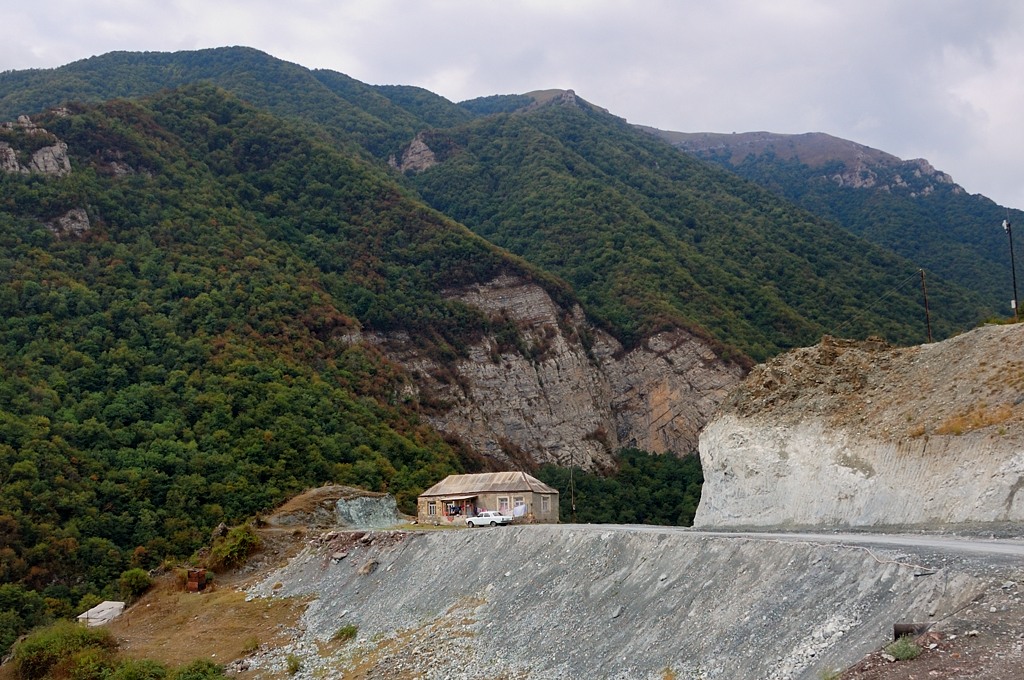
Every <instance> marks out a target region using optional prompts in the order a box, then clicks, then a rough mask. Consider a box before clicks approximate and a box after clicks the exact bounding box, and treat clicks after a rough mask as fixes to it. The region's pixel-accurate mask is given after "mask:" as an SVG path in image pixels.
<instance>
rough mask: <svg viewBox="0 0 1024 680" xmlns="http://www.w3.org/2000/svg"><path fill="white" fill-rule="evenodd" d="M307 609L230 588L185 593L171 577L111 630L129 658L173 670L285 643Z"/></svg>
mask: <svg viewBox="0 0 1024 680" xmlns="http://www.w3.org/2000/svg"><path fill="white" fill-rule="evenodd" d="M305 607H306V603H305V602H302V601H299V600H287V599H279V598H274V599H273V600H261V599H254V600H252V601H251V602H246V601H245V593H242V592H239V591H236V590H234V589H228V588H214V589H213V590H212V592H202V593H186V592H183V591H181V590H179V589H178V588H177V586H176V584H175V583H174V581H173V579H172V578H171V577H166V578H164V579H162V580H161V581H160V582H159V583H158V585H157V587H155V588H154V589H153V590H152V591H150V592H149V593H147V594H146V595H145V596H144V597H143V598H142V599H141V600H139V601H138V602H137V603H136V604H135V605H134V606H132V607H131V608H130V609H128V610H127V611H126V612H125V613H124V614H123V615H122V616H121V617H120V618H118V619H116V620H114V621H112V622H111V623H110V624H109V626H110V632H111V633H113V634H114V636H115V637H116V638H117V640H118V642H119V643H120V649H121V652H122V653H124V654H125V655H126V656H130V657H133V658H136V659H153V660H155V661H159V662H161V663H164V664H167V665H169V666H178V665H181V664H185V663H188V662H189V661H192V660H194V659H199V658H205V659H211V660H213V661H215V662H217V663H227V662H229V661H232V660H234V659H238V658H241V657H243V656H245V655H246V654H248V653H250V652H251V649H252V647H253V645H254V643H256V644H270V645H273V646H277V645H280V644H283V643H284V642H285V640H286V639H287V635H286V634H285V633H284V632H283V631H284V630H285V629H286V628H289V627H291V626H294V625H295V624H296V623H297V622H298V619H299V616H300V615H301V614H302V612H303V611H304V610H305ZM279 624H283V625H281V626H280V627H279Z"/></svg>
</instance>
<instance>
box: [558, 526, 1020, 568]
mask: <svg viewBox="0 0 1024 680" xmlns="http://www.w3.org/2000/svg"><path fill="white" fill-rule="evenodd" d="M573 526H576V527H580V528H589V529H592V530H594V531H608V530H614V531H621V530H628V531H642V532H659V533H664V532H668V533H679V534H683V535H686V536H695V537H707V538H743V539H751V540H764V541H793V542H798V543H822V544H837V545H851V546H866V547H879V548H889V549H902V550H912V551H915V552H921V551H927V552H935V553H947V554H959V555H963V556H975V557H981V558H987V557H991V558H1006V557H1009V558H1020V559H1022V560H1024V540H1021V539H1004V538H997V539H985V538H969V537H959V536H937V535H930V534H877V533H827V534H826V533H788V532H772V531H699V530H694V529H688V528H685V527H663V526H650V525H646V524H577V525H573Z"/></svg>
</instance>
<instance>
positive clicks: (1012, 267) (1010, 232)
mask: <svg viewBox="0 0 1024 680" xmlns="http://www.w3.org/2000/svg"><path fill="white" fill-rule="evenodd" d="M1003 229H1004V230H1006V235H1007V236H1009V237H1010V271H1012V272H1013V320H1014V321H1015V322H1016V321H1020V312H1018V311H1017V265H1016V264H1015V263H1014V261H1013V230H1012V229H1011V228H1010V215H1009V211H1007V215H1006V219H1005V220H1003Z"/></svg>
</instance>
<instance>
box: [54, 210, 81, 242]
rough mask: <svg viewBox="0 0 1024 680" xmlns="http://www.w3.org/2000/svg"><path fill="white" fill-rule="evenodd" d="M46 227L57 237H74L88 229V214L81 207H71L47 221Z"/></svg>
mask: <svg viewBox="0 0 1024 680" xmlns="http://www.w3.org/2000/svg"><path fill="white" fill-rule="evenodd" d="M46 228H47V229H49V230H50V231H52V232H53V233H54V235H56V236H57V237H58V238H75V237H78V236H81V235H82V234H84V233H85V232H87V231H89V228H90V224H89V215H88V214H86V212H85V210H83V209H82V208H72V209H71V210H69V211H67V212H66V213H65V214H63V215H61V216H60V217H58V218H57V219H56V220H54V221H53V222H47V223H46Z"/></svg>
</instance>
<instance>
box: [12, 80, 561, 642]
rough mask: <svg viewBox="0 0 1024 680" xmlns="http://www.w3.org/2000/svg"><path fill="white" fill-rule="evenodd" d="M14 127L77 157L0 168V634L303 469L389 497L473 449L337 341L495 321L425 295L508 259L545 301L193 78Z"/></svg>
mask: <svg viewBox="0 0 1024 680" xmlns="http://www.w3.org/2000/svg"><path fill="white" fill-rule="evenodd" d="M36 122H37V123H38V124H40V125H41V126H43V128H45V131H44V130H43V129H41V128H35V127H33V126H29V127H26V128H18V127H17V126H15V127H12V128H8V129H6V130H4V136H3V139H4V141H5V143H6V144H13V145H14V147H15V148H16V150H17V153H18V154H19V156H21V155H25V154H28V153H30V152H32V151H34V150H36V147H38V146H39V145H40V141H39V140H43V142H42V143H47V142H49V143H52V142H53V141H54V139H58V140H61V141H62V142H63V143H65V144H66V145H67V148H68V149H69V154H70V156H71V166H72V167H73V168H74V170H73V171H72V172H70V173H67V174H63V175H62V176H61V175H46V174H39V173H14V172H0V243H2V249H0V319H2V322H0V366H2V373H0V536H2V537H3V541H2V546H0V581H2V582H3V583H4V584H7V585H0V612H4V611H13V612H16V613H17V614H18V617H19V618H18V621H17V625H14V624H12V625H11V626H10V627H8V626H6V625H5V629H6V630H7V631H9V632H10V634H11V635H14V634H17V632H18V631H20V630H22V629H23V627H24V626H23V624H24V623H25V622H31V621H34V620H37V617H38V616H40V615H41V614H42V611H43V610H44V609H48V610H50V611H51V613H61V614H63V613H71V609H70V608H71V607H72V606H74V605H76V604H78V602H79V600H80V599H81V598H82V597H83V595H86V594H89V593H98V592H100V591H102V590H103V589H104V588H107V587H108V586H109V585H110V584H111V583H113V582H114V581H115V580H116V578H117V576H118V575H119V574H120V573H121V571H122V570H124V569H125V568H127V567H128V566H129V565H133V566H136V565H137V566H142V567H146V568H149V567H152V566H154V565H155V564H157V563H159V562H160V560H162V559H163V558H164V557H166V556H169V555H179V556H185V555H188V554H189V553H191V552H192V551H193V550H195V549H196V548H198V547H199V546H201V545H203V544H204V543H205V542H206V541H207V540H208V535H209V534H208V532H209V529H210V528H211V527H212V526H214V525H216V524H217V523H219V522H222V521H225V522H228V523H231V522H238V521H240V520H242V519H244V518H245V517H249V516H252V515H253V514H255V513H258V512H260V511H263V510H266V509H267V508H270V507H272V506H274V505H275V504H277V503H279V502H281V501H282V500H283V499H285V498H286V497H288V496H290V495H292V494H294V493H296V492H298V491H300V490H302V489H303V488H306V487H308V486H311V485H315V484H319V483H324V482H327V481H333V482H340V483H348V484H353V485H358V486H361V487H364V488H367V489H376V490H384V489H387V490H388V491H390V492H391V493H393V494H395V495H396V496H397V498H398V500H399V503H400V504H401V505H402V506H403V507H405V508H409V507H410V506H411V504H413V503H414V501H415V496H416V494H418V493H419V492H420V491H422V489H424V488H426V487H427V486H429V485H430V484H432V483H434V482H435V481H437V480H438V479H440V478H442V477H444V476H445V475H446V474H449V473H452V472H457V471H462V470H465V469H467V467H466V461H467V460H473V459H474V457H475V454H473V453H472V452H469V451H465V450H461V449H459V447H458V446H456V447H455V448H453V446H452V445H451V444H449V443H447V442H446V441H444V440H443V439H442V437H441V436H439V435H438V433H437V432H436V431H434V430H433V429H432V428H431V427H429V426H428V425H426V424H425V423H424V422H423V421H422V418H421V416H420V414H419V413H418V405H417V404H416V402H415V400H414V399H412V400H410V399H409V398H408V396H403V395H406V393H407V390H405V387H406V385H407V382H408V380H409V377H408V375H407V374H406V373H404V372H403V371H402V370H400V369H399V368H398V367H397V366H396V365H394V364H392V363H391V362H389V361H388V360H387V359H386V358H385V357H384V356H383V355H382V354H381V353H380V352H378V351H376V350H375V349H374V348H373V347H372V346H369V345H367V344H365V343H352V342H350V341H348V340H347V337H346V336H347V335H349V334H351V333H354V332H356V331H358V330H359V329H360V328H367V329H373V330H376V331H380V332H386V331H388V330H390V329H394V328H399V327H400V328H401V329H402V330H403V331H405V332H408V333H411V334H413V336H414V337H416V338H418V340H419V342H420V344H421V346H422V347H423V348H424V351H426V352H429V353H433V354H435V355H439V356H445V355H450V356H454V355H457V354H458V352H459V351H460V350H459V347H460V346H462V345H463V344H464V343H466V342H468V341H470V340H472V339H473V338H474V337H477V336H479V335H480V334H481V333H483V332H490V333H500V332H502V330H503V329H501V328H495V327H494V325H493V322H492V321H490V320H488V319H487V318H485V317H484V316H482V315H481V314H480V313H479V312H478V311H476V310H474V309H473V308H470V307H468V306H466V305H464V304H461V303H458V302H456V301H449V300H446V299H444V298H443V297H442V296H441V294H440V291H441V290H442V289H445V288H447V287H450V286H459V285H464V284H467V283H470V282H476V281H484V280H489V279H491V278H493V277H495V276H497V275H499V274H503V273H507V274H514V275H516V276H519V277H523V278H526V279H528V280H534V281H536V282H538V283H540V284H541V285H543V286H546V287H547V288H548V289H549V291H550V292H551V293H552V294H553V295H555V296H567V295H568V292H567V291H566V290H564V289H563V288H562V287H561V286H560V284H557V283H556V282H553V281H552V280H551V279H549V278H548V277H546V276H544V275H543V274H540V273H538V272H536V271H534V270H532V269H531V268H530V267H529V266H528V265H525V264H523V263H522V262H519V261H515V260H513V259H512V258H510V257H508V256H507V255H505V254H503V253H502V252H501V251H499V250H498V249H497V248H495V247H494V246H492V245H490V244H488V243H487V242H485V241H484V240H482V239H480V238H479V237H477V236H475V235H473V234H472V233H471V232H469V231H468V230H466V229H465V228H464V227H462V226H461V225H458V224H455V223H453V222H451V221H450V220H448V219H447V218H445V217H443V216H441V215H439V214H438V213H436V212H434V211H432V210H430V209H429V208H427V207H425V206H424V205H423V204H422V203H420V202H418V201H416V200H414V199H413V198H412V197H410V196H407V195H405V194H404V193H403V191H402V190H401V189H400V187H398V186H397V185H396V184H395V183H394V181H393V179H392V178H391V177H389V176H388V174H387V173H386V172H385V171H384V170H382V169H381V168H380V167H376V166H374V165H372V164H369V163H367V162H365V161H364V160H361V159H359V158H357V157H354V156H351V155H345V154H340V153H338V152H336V151H335V150H334V148H333V146H332V145H330V144H327V143H324V142H323V141H321V140H318V139H316V137H315V136H310V135H309V134H308V132H307V131H306V130H304V129H302V128H301V127H295V126H292V125H290V124H288V123H286V122H285V121H283V120H281V119H279V118H274V117H272V116H270V115H268V114H264V113H261V112H258V111H256V110H255V109H253V108H251V107H248V106H246V105H244V104H242V103H241V102H239V101H238V100H236V99H234V98H232V97H230V96H228V95H226V94H225V93H224V92H223V91H220V90H216V89H214V88H213V87H211V86H209V85H199V86H186V87H184V88H182V89H179V90H176V91H172V92H167V93H164V94H161V95H158V96H156V97H155V98H153V99H149V100H144V101H142V102H140V103H128V102H124V101H114V102H111V103H108V104H102V105H99V106H95V107H83V106H71V107H70V109H69V110H62V111H57V112H53V113H50V114H47V115H42V116H38V117H37V119H36ZM19 142H21V143H22V144H21V146H19ZM69 225H72V226H69ZM512 332H513V333H514V329H513V330H512ZM467 456H468V458H467ZM27 589H28V590H27ZM33 590H34V591H35V592H37V593H41V596H39V595H32V594H31V593H32V591H33ZM107 595H108V596H113V595H116V593H114V592H108V593H107ZM43 598H48V599H46V600H45V601H44V599H43ZM6 623H10V621H7V622H6ZM10 641H11V640H10V639H6V638H5V639H4V640H3V641H2V642H4V643H5V646H6V644H9V643H10Z"/></svg>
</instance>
